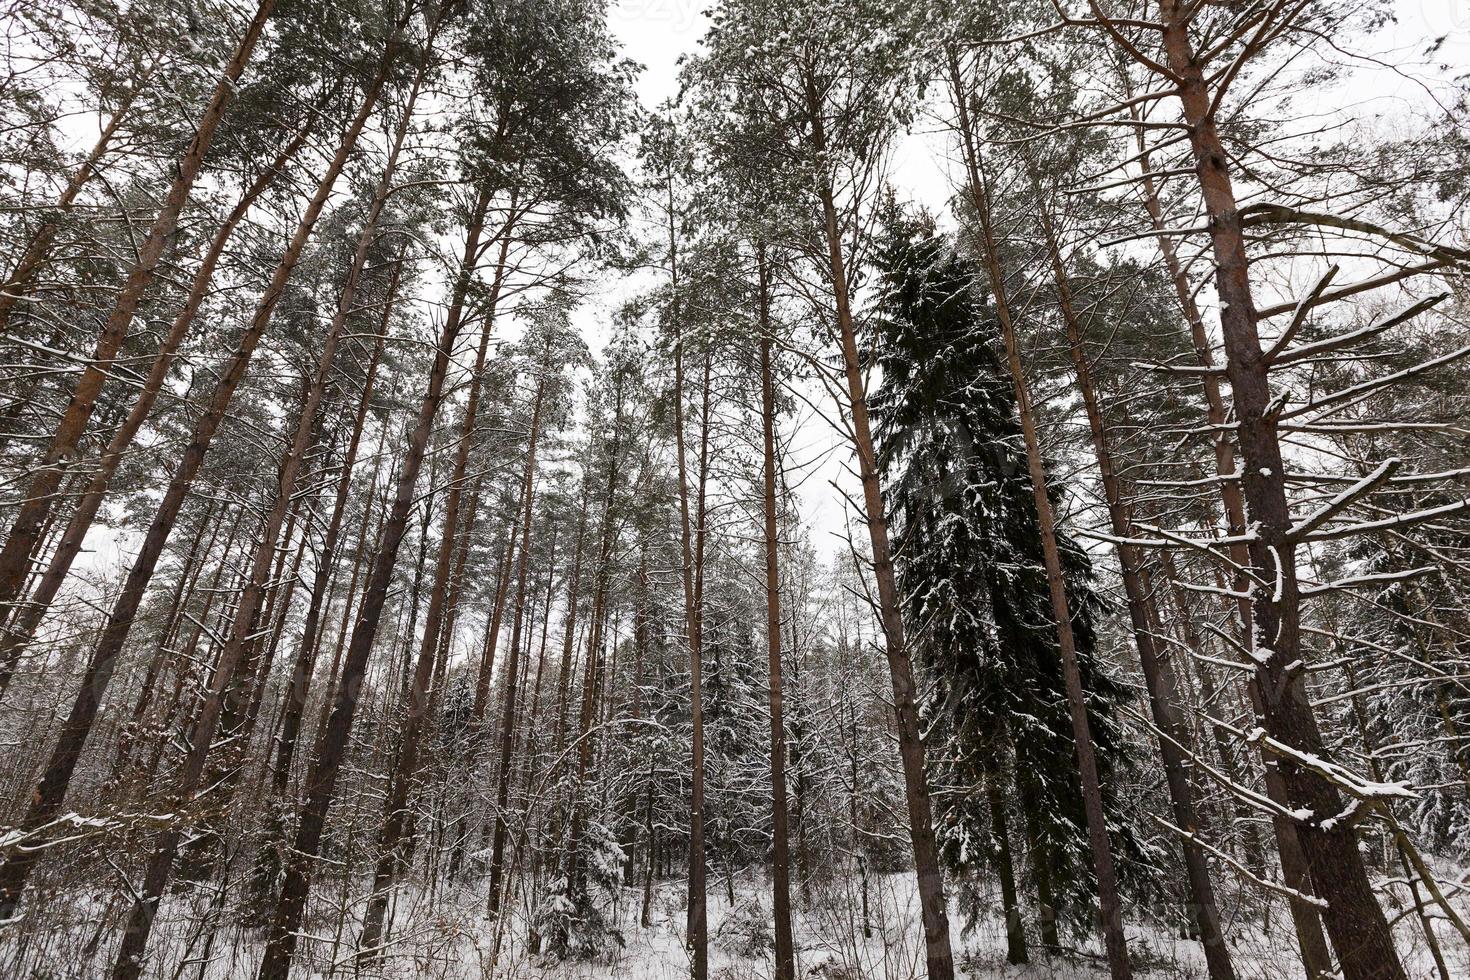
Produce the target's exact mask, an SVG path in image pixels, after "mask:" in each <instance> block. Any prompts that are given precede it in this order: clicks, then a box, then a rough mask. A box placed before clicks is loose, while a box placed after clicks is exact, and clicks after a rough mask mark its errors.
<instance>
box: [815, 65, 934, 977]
mask: <svg viewBox="0 0 1470 980" xmlns="http://www.w3.org/2000/svg"><path fill="white" fill-rule="evenodd" d="M807 102H808V105H809V107H810V109H811V126H812V130H811V139H812V149H813V150H814V151H815V152H816V153H817V154H818V155H819V156H821V155H824V154H825V153H826V152H827V145H826V143H827V141H826V133H825V130H824V128H823V125H822V114H821V104H820V98H819V96H818V95H817V93H816V89H815V88H814V87H813V85H812V83H811V82H810V80H809V82H808V89H807ZM818 194H819V196H820V198H821V211H822V223H823V233H824V236H825V244H826V247H827V254H826V256H825V258H826V260H827V265H828V272H829V274H830V276H831V286H832V293H833V297H834V299H835V301H836V307H837V309H836V313H837V328H838V331H839V333H840V334H841V344H842V362H843V374H844V379H845V381H846V385H847V409H848V412H849V414H850V416H851V422H852V439H853V449H854V450H855V452H856V455H857V459H858V476H859V478H860V481H861V483H862V487H863V509H864V513H865V515H866V517H867V526H868V540H869V544H870V545H871V547H872V552H873V581H874V584H875V585H876V587H877V592H878V608H879V614H880V615H879V618H880V621H881V624H882V628H883V641H884V642H883V649H884V653H885V654H886V655H887V658H888V673H889V677H890V680H891V681H892V684H893V713H894V720H895V721H896V723H897V727H898V753H899V757H900V759H901V760H902V762H903V776H904V797H905V800H906V802H907V803H908V816H909V838H910V841H911V843H912V845H913V852H914V872H915V875H916V876H917V878H918V892H919V910H920V913H921V916H922V918H923V923H924V949H925V958H926V960H927V963H928V970H929V980H953V978H954V975H955V973H954V954H953V952H952V951H951V949H950V938H949V913H948V910H947V909H946V906H945V897H944V874H943V872H942V871H940V868H939V848H938V845H937V843H936V841H935V838H934V814H933V809H932V807H931V806H930V803H929V787H928V785H927V783H926V782H925V766H924V742H923V735H922V730H921V727H920V725H919V706H918V699H919V693H918V686H917V685H916V684H915V682H914V668H913V663H912V661H911V660H910V659H909V650H908V643H907V640H906V639H905V636H904V627H903V615H902V613H901V611H900V602H899V593H898V582H897V579H896V578H895V576H894V572H893V558H892V555H891V551H890V546H889V541H888V514H887V509H886V505H885V504H884V502H883V489H882V487H881V486H880V485H879V481H878V468H877V454H876V453H875V452H874V448H873V434H872V427H871V425H870V423H869V420H868V396H867V391H866V387H865V385H864V382H863V373H862V370H863V369H862V364H863V362H862V355H861V354H860V353H859V352H858V342H857V329H856V326H855V324H854V321H853V316H852V309H851V305H850V304H851V297H850V295H849V287H848V282H847V265H846V260H845V259H844V258H843V255H842V235H841V231H840V229H839V227H838V221H837V206H836V204H835V203H834V200H833V192H832V187H831V184H830V183H827V182H825V181H824V182H823V183H821V184H820V186H819V187H818Z"/></svg>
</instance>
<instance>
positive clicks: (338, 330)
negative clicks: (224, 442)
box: [112, 35, 430, 980]
mask: <svg viewBox="0 0 1470 980" xmlns="http://www.w3.org/2000/svg"><path fill="white" fill-rule="evenodd" d="M395 38H396V35H395ZM396 49H397V42H396V40H395V39H390V40H389V42H388V45H387V47H386V49H385V50H384V53H383V57H382V61H381V64H380V68H379V71H378V74H377V76H376V77H375V79H374V81H373V83H372V84H371V85H370V86H369V88H368V90H367V93H366V95H365V96H364V99H363V103H362V106H361V108H360V109H359V110H358V113H357V117H356V118H355V119H354V120H353V124H352V126H350V127H349V129H348V133H347V136H346V138H345V139H344V140H343V141H342V143H341V145H340V146H339V148H338V150H337V156H336V158H335V159H334V160H333V165H332V166H331V167H330V168H329V169H328V172H327V176H326V177H325V178H324V179H323V180H322V182H321V184H320V185H319V186H318V190H317V194H316V196H315V197H314V198H313V199H312V202H311V205H309V206H308V208H307V210H306V213H305V215H303V217H302V221H301V225H300V226H299V227H298V228H297V231H296V236H295V238H294V239H293V241H292V249H291V250H288V252H287V256H286V258H285V259H283V261H282V265H281V267H279V268H278V270H277V274H276V276H275V277H274V278H273V279H272V283H271V286H272V288H271V290H270V291H269V292H268V293H267V297H266V300H263V301H262V306H263V307H265V304H266V303H267V302H268V303H269V306H268V307H265V310H264V313H263V315H262V312H261V311H257V314H256V320H257V322H258V323H260V327H259V329H258V330H257V337H258V336H259V334H260V333H263V332H264V328H265V324H266V323H267V322H268V320H269V316H270V313H271V312H273V311H274V307H275V303H276V301H277V300H278V299H279V297H280V295H281V294H282V293H283V292H284V290H285V285H286V282H287V281H288V279H289V276H290V273H291V271H292V270H294V268H295V264H296V261H297V260H298V259H299V257H300V254H301V250H302V249H303V248H304V247H305V244H306V240H307V239H308V238H309V237H310V234H311V231H312V228H313V226H314V225H315V223H316V219H317V216H318V215H319V214H320V213H321V210H322V207H323V206H324V205H325V204H326V198H327V195H328V194H330V192H331V190H332V186H333V185H334V184H335V183H336V178H337V175H338V174H340V173H341V171H342V168H343V166H345V165H346V162H347V159H348V157H349V155H350V154H351V153H352V151H353V149H354V148H355V146H356V144H357V139H358V137H359V135H360V134H361V132H362V129H363V127H364V126H365V125H366V123H367V120H368V117H369V116H370V115H371V113H372V110H373V107H374V105H375V104H376V102H377V96H378V93H379V92H380V91H381V90H382V86H383V83H384V82H385V81H386V80H387V77H388V72H389V69H390V67H391V66H392V65H393V63H394V61H395V57H394V55H395V52H396ZM429 50H430V49H429V48H426V49H425V53H424V55H423V59H422V60H421V62H420V65H419V70H418V74H417V75H416V77H415V78H414V82H413V85H412V87H411V88H410V90H409V94H408V98H407V101H406V102H405V104H404V106H403V110H402V118H401V120H400V122H399V125H398V131H397V133H396V134H395V136H394V140H393V144H392V148H391V149H390V150H389V153H388V159H387V161H386V163H385V164H384V166H383V173H382V175H381V176H380V177H379V178H378V185H377V188H376V189H375V191H374V194H373V200H372V204H371V205H370V206H369V208H368V213H367V216H366V218H365V219H364V222H363V228H362V233H361V234H360V235H359V237H358V241H357V249H356V251H355V252H354V254H353V256H352V263H351V265H350V266H349V267H348V270H347V278H346V281H345V282H344V283H343V286H342V290H341V292H340V293H339V294H338V299H337V312H336V315H335V316H333V318H332V322H331V325H330V326H329V327H328V328H327V334H326V336H325V337H324V338H322V343H321V348H320V351H319V353H318V356H317V363H316V368H315V370H314V372H313V375H312V377H311V381H310V384H309V385H308V386H307V392H306V399H305V401H304V403H303V405H302V407H301V414H300V418H299V419H298V420H297V423H296V431H295V433H294V434H293V435H292V438H291V442H290V445H289V447H288V448H287V451H286V455H285V457H284V458H283V459H282V461H281V467H280V473H279V476H278V479H277V483H276V492H275V499H274V500H273V501H272V503H271V507H270V510H269V511H268V512H267V514H266V517H265V522H264V527H263V528H262V529H261V533H260V539H259V542H258V543H257V545H256V549H255V554H254V555H253V556H252V559H251V564H250V573H249V576H248V578H247V579H246V583H245V588H244V591H243V592H242V593H241V596H240V601H239V603H238V605H237V606H236V609H235V618H234V621H233V623H232V624H231V628H230V634H229V636H228V637H227V638H226V640H225V644H224V648H223V650H222V651H221V653H220V659H219V666H218V667H217V668H216V669H215V674H214V680H213V683H212V684H211V685H210V689H209V692H208V695H207V696H206V698H205V700H204V704H203V706H202V707H201V709H200V713H199V718H198V719H197V720H196V721H195V724H194V730H193V733H192V736H191V738H190V741H189V751H188V753H187V755H186V756H185V760H184V765H183V769H182V770H181V772H180V774H179V776H178V779H177V781H176V785H175V787H174V790H173V803H174V806H175V807H177V808H183V809H187V808H188V807H190V806H191V805H193V804H194V802H195V800H194V797H195V795H196V794H197V793H198V792H199V788H200V784H201V781H202V780H203V778H204V774H205V770H206V767H207V764H208V761H209V756H210V752H211V750H212V749H213V748H214V738H215V735H216V733H217V732H223V733H224V735H225V736H226V739H225V741H226V742H228V741H229V738H230V737H231V736H236V735H238V732H237V731H236V729H238V728H239V727H240V724H241V722H242V720H243V715H244V712H245V710H246V707H247V706H248V705H249V703H250V701H251V699H252V697H253V692H252V691H251V690H250V689H249V688H250V679H251V678H252V677H253V675H254V671H253V669H252V665H251V663H250V657H249V656H247V654H248V652H249V651H250V650H251V648H252V647H253V646H255V643H254V642H253V638H254V636H255V633H256V631H257V629H258V627H259V612H260V603H261V600H262V599H263V598H264V596H265V591H266V588H267V585H268V583H269V580H270V571H271V565H272V562H273V560H274V558H275V553H276V546H277V541H278V539H279V537H280V533H281V525H282V523H283V522H284V521H285V519H286V514H287V511H288V510H289V509H290V507H291V500H292V495H293V493H294V491H295V488H296V478H297V476H298V474H299V473H300V472H301V463H302V460H303V459H304V458H305V456H306V451H307V450H308V449H309V448H310V446H311V441H312V435H313V433H314V432H315V431H316V416H317V412H318V411H319V409H320V408H321V403H322V398H323V397H324V395H325V393H326V387H327V377H328V375H329V374H330V373H331V370H332V364H333V362H334V361H335V360H336V356H337V344H338V341H339V340H340V339H341V337H342V331H343V330H344V328H345V327H346V325H347V319H348V316H349V315H350V314H351V313H352V311H353V309H354V308H355V306H356V302H357V288H358V282H359V280H360V278H361V275H362V270H363V267H364V266H365V265H366V264H367V259H368V253H369V251H370V250H371V248H372V245H373V243H374V242H375V241H376V240H377V226H378V219H379V218H380V216H381V215H382V213H383V207H384V205H385V204H386V203H387V200H388V194H389V191H390V190H391V189H392V185H393V172H394V169H395V167H396V165H397V163H398V155H399V152H400V151H401V150H402V149H403V144H404V140H405V139H406V138H407V136H408V130H409V123H410V121H411V120H412V118H413V110H414V103H415V102H416V101H417V98H418V93H419V87H420V85H421V83H422V82H423V80H424V76H425V73H426V72H427V70H428V62H429V54H428V51H429ZM251 347H253V344H252V345H251ZM240 349H241V350H242V351H247V354H246V356H247V358H248V356H249V355H248V348H247V347H246V345H245V344H244V343H242V344H241V346H240ZM237 357H238V355H237ZM243 374H244V366H243V365H241V366H240V368H239V371H238V373H237V377H238V376H239V375H243ZM228 376H229V375H227V377H228ZM215 404H217V405H219V407H220V412H221V414H223V410H224V408H225V406H226V405H227V404H228V396H227V397H226V398H225V399H224V400H223V401H221V400H219V399H217V400H216V403H215ZM230 768H233V767H230ZM214 782H215V783H216V785H218V781H214ZM183 830H184V826H183V822H182V821H179V822H177V823H175V825H174V826H172V827H170V828H168V829H167V830H165V831H164V832H163V833H162V834H161V835H160V837H159V840H158V841H157V842H156V844H155V846H154V849H153V852H152V854H151V855H150V857H149V861H148V868H147V871H146V872H145V874H144V878H143V888H142V889H141V891H140V892H139V893H138V898H137V900H136V901H135V902H134V904H133V909H132V912H131V913H130V914H129V916H128V922H127V925H126V926H125V927H124V930H123V939H122V944H121V946H120V947H119V949H118V954H117V959H116V961H115V963H114V965H113V971H112V976H113V980H137V978H138V977H139V976H141V975H142V972H143V954H144V951H145V950H146V948H147V944H148V938H149V936H150V935H151V934H152V929H153V921H154V917H155V914H156V912H157V910H158V903H159V902H160V901H161V900H162V899H163V894H164V890H165V889H166V888H167V887H168V881H169V878H170V876H171V869H172V866H173V859H174V857H175V855H176V853H177V851H178V846H179V842H180V840H181V839H182V836H183Z"/></svg>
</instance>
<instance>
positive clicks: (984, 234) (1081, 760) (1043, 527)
mask: <svg viewBox="0 0 1470 980" xmlns="http://www.w3.org/2000/svg"><path fill="white" fill-rule="evenodd" d="M948 59H949V70H950V82H951V85H952V87H953V91H952V94H953V98H954V105H955V109H956V112H957V113H958V116H959V129H960V142H961V146H962V149H963V153H964V160H965V168H966V174H967V177H968V184H969V188H968V189H969V192H970V195H971V199H972V201H973V203H974V205H975V210H976V216H977V218H978V219H979V222H980V236H979V237H980V245H981V251H982V252H983V254H984V259H985V266H986V270H987V273H988V275H989V279H990V289H991V295H992V297H993V298H994V300H995V314H996V320H997V321H998V322H999V324H1000V332H1001V338H1002V340H1003V341H1004V342H1005V351H1006V365H1007V368H1008V369H1009V371H1010V375H1011V382H1012V384H1013V385H1014V387H1015V392H1016V411H1017V413H1018V415H1019V417H1020V422H1021V435H1022V438H1023V440H1024V442H1025V445H1026V469H1027V473H1028V475H1029V476H1030V478H1031V490H1032V496H1033V498H1034V500H1035V504H1036V516H1037V523H1038V525H1039V530H1040V533H1041V550H1042V558H1043V560H1044V562H1045V564H1046V585H1047V592H1048V593H1049V595H1050V598H1051V607H1052V616H1053V618H1054V619H1055V620H1056V629H1057V646H1058V648H1059V650H1060V652H1061V658H1062V677H1063V680H1064V682H1065V685H1066V690H1067V704H1068V707H1069V708H1070V710H1071V715H1072V740H1073V742H1074V743H1075V748H1076V751H1077V769H1078V772H1079V774H1080V776H1081V780H1082V804H1083V809H1084V811H1085V812H1086V814H1087V839H1088V844H1089V846H1090V849H1091V851H1092V865H1093V873H1094V874H1095V875H1096V876H1097V894H1098V904H1099V906H1100V909H1101V913H1102V931H1103V940H1104V943H1105V945H1106V948H1107V956H1108V970H1109V972H1110V973H1111V974H1112V976H1113V980H1127V978H1130V977H1132V975H1133V968H1132V966H1131V964H1130V963H1129V961H1128V944H1127V939H1126V938H1125V936H1124V934H1123V904H1122V899H1121V898H1120V896H1119V894H1118V879H1117V873H1116V872H1115V871H1114V868H1113V855H1112V848H1111V846H1110V844H1109V841H1108V826H1107V816H1106V814H1105V813H1104V812H1103V803H1102V787H1101V785H1100V783H1099V781H1098V775H1097V758H1096V753H1095V750H1094V747H1093V741H1092V726H1091V724H1090V723H1089V721H1088V718H1087V694H1086V692H1085V691H1084V690H1083V689H1082V674H1081V671H1080V670H1079V669H1078V666H1077V647H1076V641H1075V639H1074V637H1073V635H1072V610H1071V604H1070V603H1069V601H1068V599H1067V587H1066V579H1065V578H1064V577H1063V574H1062V562H1061V555H1060V553H1059V551H1058V549H1057V536H1056V520H1055V516H1054V515H1053V513H1052V507H1051V498H1050V497H1049V496H1048V495H1047V484H1046V469H1045V466H1044V464H1043V462H1042V458H1041V444H1040V441H1039V439H1038V438H1037V434H1036V419H1035V417H1034V413H1033V412H1032V408H1031V391H1030V389H1029V387H1028V385H1027V384H1026V375H1025V372H1024V369H1023V367H1022V365H1021V352H1020V347H1019V345H1018V342H1017V339H1016V330H1015V324H1014V322H1013V321H1012V317H1011V307H1010V302H1009V297H1008V294H1007V289H1006V279H1005V273H1004V272H1003V270H1002V269H1001V265H1000V257H999V255H998V254H997V252H996V246H995V233H994V230H993V228H992V226H991V214H990V196H989V191H988V189H987V188H986V185H985V174H984V170H983V168H982V166H981V161H980V157H979V151H978V148H977V147H976V145H975V136H974V130H973V129H972V128H971V125H970V109H969V92H968V90H967V88H966V86H965V84H964V80H963V75H962V74H961V71H960V64H959V57H958V55H956V54H955V53H954V50H953V48H951V49H950V51H949V54H948Z"/></svg>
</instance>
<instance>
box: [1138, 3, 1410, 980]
mask: <svg viewBox="0 0 1470 980" xmlns="http://www.w3.org/2000/svg"><path fill="white" fill-rule="evenodd" d="M1160 14H1161V16H1162V20H1163V22H1164V30H1163V50H1164V54H1165V56H1166V58H1167V62H1168V65H1169V68H1170V70H1171V71H1172V72H1173V73H1174V75H1175V77H1176V81H1177V86H1178V97H1179V102H1180V106H1181V109H1182V112H1183V116H1184V121H1185V122H1186V123H1187V124H1188V126H1189V146H1190V150H1191V153H1192V155H1193V158H1194V163H1195V174H1196V176H1197V178H1198V181H1199V187H1200V191H1201V193H1202V195H1203V203H1204V208H1205V213H1206V215H1207V216H1208V218H1209V224H1210V242H1211V249H1212V254H1213V257H1214V263H1215V288H1216V291H1217V292H1218V293H1219V298H1220V329H1221V334H1222V336H1223V339H1224V344H1225V374H1226V377H1227V378H1228V379H1229V381H1230V390H1231V394H1232V399H1233V403H1234V408H1235V418H1236V431H1237V433H1238V439H1239V442H1240V451H1241V457H1242V461H1243V464H1244V465H1243V466H1242V467H1241V490H1242V492H1243V494H1244V497H1245V505H1246V513H1247V517H1248V521H1249V523H1248V525H1247V527H1248V528H1251V529H1254V533H1253V534H1251V535H1250V540H1249V542H1248V550H1249V553H1250V560H1251V574H1252V578H1253V579H1254V580H1255V582H1254V586H1253V588H1252V589H1251V593H1250V594H1251V613H1252V619H1253V622H1252V630H1251V634H1250V637H1249V640H1250V644H1249V647H1248V649H1249V651H1250V652H1251V654H1252V656H1253V657H1254V658H1255V660H1256V663H1257V667H1256V673H1255V682H1256V692H1257V694H1258V695H1259V698H1258V705H1259V707H1258V711H1259V714H1260V723H1261V726H1262V728H1264V729H1265V731H1266V733H1267V734H1268V735H1270V736H1271V737H1273V738H1275V739H1277V740H1279V741H1280V742H1282V743H1283V744H1285V745H1287V746H1290V747H1291V748H1292V749H1294V750H1296V751H1298V752H1303V753H1308V754H1311V755H1318V756H1325V754H1326V749H1325V746H1324V744H1323V740H1322V735H1321V732H1320V731H1319V730H1318V728H1317V719H1316V716H1315V713H1314V712H1313V710H1312V705H1311V701H1310V700H1309V698H1308V695H1307V691H1306V684H1305V680H1304V675H1303V671H1302V670H1301V664H1302V659H1301V657H1302V653H1303V651H1302V648H1301V624H1300V613H1301V610H1300V601H1301V592H1300V589H1299V586H1298V583H1297V573H1296V546H1297V541H1296V539H1295V538H1294V537H1293V536H1292V533H1291V527H1292V518H1291V509H1290V505H1289V504H1288V502H1287V499H1286V483H1285V480H1286V472H1285V465H1284V463H1283V461H1282V458H1281V444H1280V440H1279V434H1278V430H1277V422H1278V420H1277V413H1276V411H1275V410H1274V409H1273V408H1272V406H1271V401H1272V396H1271V388H1270V383H1269V378H1268V375H1269V369H1270V364H1269V361H1268V360H1267V358H1266V356H1265V354H1264V352H1263V351H1262V349H1261V342H1260V336H1259V333H1258V331H1257V322H1256V305H1255V297H1254V295H1253V293H1252V291H1251V285H1250V263H1249V258H1248V256H1247V251H1246V243H1245V234H1244V229H1243V227H1242V224H1241V218H1240V208H1239V205H1238V204H1237V203H1236V199H1235V189H1234V187H1233V185H1232V181H1231V176H1230V169H1229V166H1230V165H1229V156H1228V155H1227V153H1226V151H1225V148H1224V145H1223V143H1222V142H1221V138H1220V134H1219V131H1218V130H1217V128H1216V124H1215V118H1214V109H1213V104H1212V97H1211V92H1210V88H1209V83H1208V82H1207V81H1206V80H1205V77H1204V70H1203V68H1202V67H1201V66H1200V64H1199V63H1198V62H1197V60H1196V54H1195V51H1194V48H1193V43H1192V41H1191V39H1190V36H1189V12H1188V11H1186V10H1185V9H1184V8H1183V7H1182V6H1181V5H1180V3H1179V2H1178V0H1162V2H1161V5H1160ZM1273 765H1274V766H1275V767H1276V768H1277V769H1278V771H1279V772H1280V774H1281V776H1282V778H1283V780H1284V782H1285V789H1286V791H1287V795H1288V799H1289V802H1290V804H1291V805H1292V806H1293V807H1295V808H1298V809H1303V810H1305V811H1306V812H1307V814H1308V816H1307V818H1306V819H1305V820H1299V821H1297V836H1298V838H1299V839H1300V842H1301V847H1302V850H1303V852H1305V855H1306V858H1307V862H1308V865H1309V866H1310V869H1311V872H1310V873H1311V876H1312V883H1313V885H1314V886H1315V887H1316V889H1317V891H1318V893H1319V894H1322V895H1327V896H1330V898H1329V902H1328V906H1327V908H1326V909H1325V910H1324V911H1323V914H1322V920H1323V924H1324V925H1326V927H1327V934H1328V936H1329V937H1330V938H1331V940H1332V945H1333V947H1334V949H1336V951H1337V956H1338V963H1339V965H1340V967H1341V969H1342V973H1343V976H1344V978H1345V980H1370V978H1371V980H1402V978H1404V977H1405V973H1404V968H1403V965H1402V963H1401V962H1400V961H1399V956H1398V951H1397V949H1395V947H1394V944H1393V936H1392V934H1391V932H1390V930H1389V927H1388V922H1387V920H1386V919H1385V918H1384V915H1383V909H1382V908H1381V907H1379V905H1378V900H1377V898H1376V897H1375V896H1374V894H1373V888H1372V885H1371V884H1370V882H1369V881H1368V874H1367V871H1366V869H1365V868H1364V867H1363V859H1362V856H1361V855H1360V854H1359V852H1358V846H1357V837H1356V833H1355V831H1354V829H1353V827H1352V825H1351V822H1350V821H1348V820H1342V819H1333V818H1336V817H1337V816H1338V815H1339V814H1341V813H1342V811H1343V802H1342V796H1341V794H1340V793H1339V792H1338V791H1337V788H1336V787H1335V786H1333V785H1332V784H1331V783H1330V782H1328V781H1327V780H1326V779H1325V778H1324V777H1322V776H1321V775H1319V774H1317V773H1316V772H1313V771H1312V770H1310V769H1308V768H1306V767H1304V766H1301V765H1299V764H1298V763H1296V762H1295V761H1294V760H1293V759H1290V758H1283V759H1273V760H1268V761H1267V766H1268V767H1270V766H1273Z"/></svg>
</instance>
